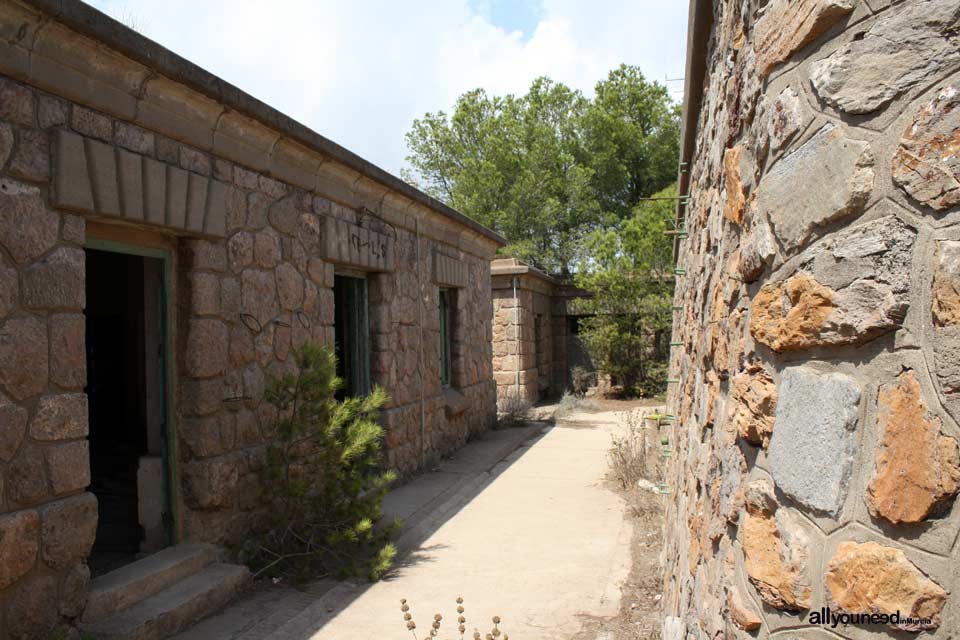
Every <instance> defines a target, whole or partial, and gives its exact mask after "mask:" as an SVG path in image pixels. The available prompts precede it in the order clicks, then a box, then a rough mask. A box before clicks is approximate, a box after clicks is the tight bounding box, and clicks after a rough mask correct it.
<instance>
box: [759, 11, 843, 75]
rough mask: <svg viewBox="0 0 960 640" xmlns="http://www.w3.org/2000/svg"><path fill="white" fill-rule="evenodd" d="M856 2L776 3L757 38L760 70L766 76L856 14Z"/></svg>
mask: <svg viewBox="0 0 960 640" xmlns="http://www.w3.org/2000/svg"><path fill="white" fill-rule="evenodd" d="M855 4H856V1H855V0H773V2H771V3H770V4H768V5H767V7H766V10H765V11H764V12H763V15H762V16H761V17H760V19H759V20H757V25H756V30H755V33H754V34H753V50H754V52H755V53H756V60H757V70H758V71H759V73H760V74H761V75H762V76H765V75H767V74H769V73H770V71H772V70H773V68H774V67H776V66H777V65H778V64H780V63H781V62H786V61H787V60H789V59H790V56H792V55H793V54H794V53H796V52H797V51H799V50H800V49H802V48H803V47H805V46H806V45H808V44H809V43H811V42H813V41H814V40H816V39H817V38H818V37H820V36H821V35H822V34H823V33H824V32H826V31H827V30H828V29H829V28H830V27H832V26H833V25H834V24H836V23H837V22H838V21H839V20H840V19H841V18H843V17H844V16H846V15H848V14H849V13H850V12H851V11H853V7H854V5H855Z"/></svg>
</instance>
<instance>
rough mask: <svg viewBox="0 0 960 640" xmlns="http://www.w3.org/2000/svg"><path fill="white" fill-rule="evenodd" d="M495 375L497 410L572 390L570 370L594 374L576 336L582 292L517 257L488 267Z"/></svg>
mask: <svg viewBox="0 0 960 640" xmlns="http://www.w3.org/2000/svg"><path fill="white" fill-rule="evenodd" d="M490 275H491V278H492V288H493V372H494V378H495V380H496V382H497V404H498V406H499V407H500V408H501V410H503V409H505V408H507V407H508V406H510V403H511V402H515V401H516V400H515V399H519V400H520V401H522V402H528V403H531V404H532V403H536V402H538V401H539V400H541V399H543V398H547V397H551V396H559V395H560V394H562V393H563V391H564V390H566V389H568V388H569V387H570V372H571V370H572V369H573V368H574V367H577V366H579V367H582V368H584V369H585V370H587V371H591V372H592V371H593V369H594V368H593V365H592V363H591V362H590V357H589V355H588V354H587V351H586V348H585V347H584V345H583V342H582V341H581V339H580V337H579V325H580V319H581V316H580V315H579V314H578V310H577V308H576V300H577V299H578V298H582V297H583V296H584V295H586V293H585V292H584V291H582V290H579V289H577V288H576V287H573V286H572V285H570V284H566V283H564V282H563V281H561V280H560V279H558V278H556V277H553V276H549V275H547V274H546V273H544V272H542V271H540V270H539V269H537V268H535V267H531V266H529V265H527V264H524V263H523V262H521V261H520V260H517V259H516V258H498V259H496V260H494V261H493V262H492V263H491V269H490Z"/></svg>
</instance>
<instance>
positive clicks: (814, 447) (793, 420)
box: [768, 366, 860, 517]
mask: <svg viewBox="0 0 960 640" xmlns="http://www.w3.org/2000/svg"><path fill="white" fill-rule="evenodd" d="M859 405H860V387H859V385H858V384H857V383H856V382H855V381H854V380H853V379H852V378H850V377H849V376H846V375H843V374H840V373H829V374H824V373H818V372H817V371H815V370H813V369H810V368H808V367H804V366H795V367H789V368H787V369H786V370H785V371H784V372H783V376H782V377H781V381H780V388H779V390H778V398H777V411H776V418H775V420H774V426H773V436H772V437H771V439H770V447H769V450H768V454H769V458H768V460H769V466H770V472H771V474H772V475H773V480H774V482H775V483H776V485H777V488H778V489H780V490H781V491H783V492H784V493H785V494H786V495H787V496H789V497H790V498H792V499H793V500H795V501H796V502H797V503H798V504H800V505H801V506H803V507H805V508H806V509H809V510H810V511H812V512H813V513H816V514H827V515H830V516H833V517H836V516H837V515H838V514H839V512H840V508H841V507H842V506H843V501H844V498H845V496H846V492H847V485H848V483H849V480H850V473H851V469H852V466H853V456H854V447H855V446H856V428H857V422H858V415H859ZM813 407H815V410H811V408H813Z"/></svg>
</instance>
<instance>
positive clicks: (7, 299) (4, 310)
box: [0, 261, 20, 320]
mask: <svg viewBox="0 0 960 640" xmlns="http://www.w3.org/2000/svg"><path fill="white" fill-rule="evenodd" d="M19 302H20V276H19V274H18V273H17V270H16V269H13V268H11V267H7V266H6V265H5V264H4V262H3V261H0V320H2V319H3V318H4V317H5V316H7V315H8V314H9V313H10V312H11V311H13V310H14V309H16V307H17V305H18V304H19Z"/></svg>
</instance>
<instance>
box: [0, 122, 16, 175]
mask: <svg viewBox="0 0 960 640" xmlns="http://www.w3.org/2000/svg"><path fill="white" fill-rule="evenodd" d="M13 146H14V137H13V127H11V126H10V125H9V124H7V123H6V122H0V167H3V166H6V164H7V160H8V159H9V158H10V154H11V153H12V152H13Z"/></svg>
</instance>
